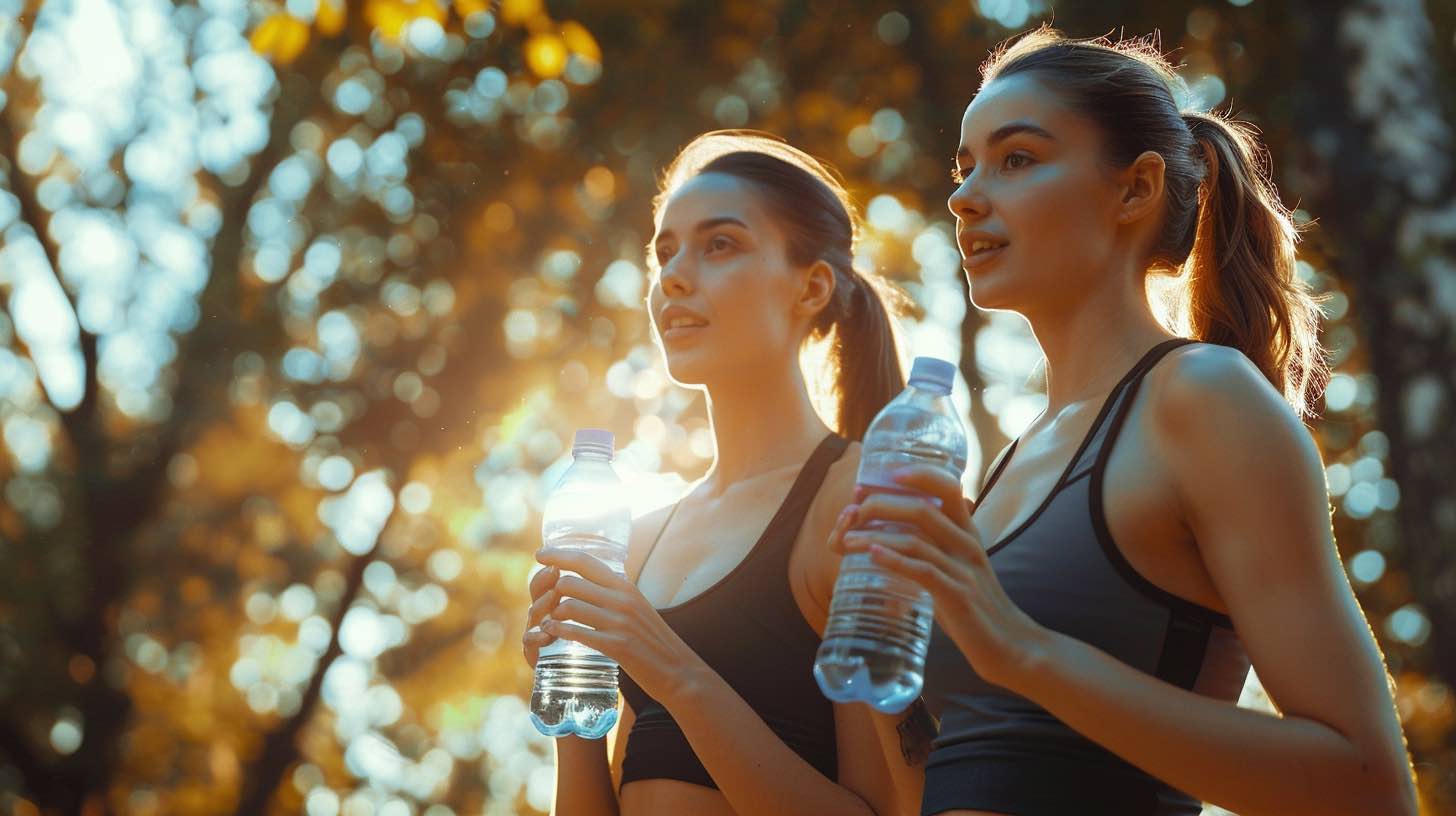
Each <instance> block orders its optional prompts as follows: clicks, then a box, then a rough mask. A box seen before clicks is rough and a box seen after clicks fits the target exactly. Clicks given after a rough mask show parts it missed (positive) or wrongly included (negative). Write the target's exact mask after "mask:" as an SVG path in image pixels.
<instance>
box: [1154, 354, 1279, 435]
mask: <svg viewBox="0 0 1456 816" xmlns="http://www.w3.org/2000/svg"><path fill="white" fill-rule="evenodd" d="M1145 390H1146V391H1147V392H1148V396H1147V400H1148V403H1149V408H1150V409H1151V411H1150V419H1151V420H1152V421H1153V423H1154V424H1155V425H1156V426H1157V427H1158V428H1159V430H1161V431H1163V432H1165V433H1170V434H1173V435H1175V436H1176V437H1178V438H1183V437H1185V435H1188V434H1192V435H1194V436H1195V437H1196V436H1199V435H1204V434H1209V433H1221V432H1225V431H1228V430H1229V426H1230V424H1237V425H1239V426H1240V427H1241V428H1242V429H1243V432H1246V433H1247V432H1249V431H1258V430H1261V429H1262V430H1264V431H1265V432H1274V433H1289V432H1292V431H1302V429H1303V426H1302V424H1301V423H1300V421H1299V418H1298V417H1297V416H1296V415H1295V414H1294V410H1293V409H1292V408H1290V407H1289V404H1288V403H1287V402H1285V401H1284V398H1283V397H1282V396H1281V395H1280V394H1279V392H1278V391H1276V390H1275V389H1274V386H1273V384H1271V383H1270V382H1269V380H1268V379H1267V378H1265V377H1264V375H1263V373H1262V372H1260V371H1259V369H1258V367H1257V366H1255V365H1254V364H1253V362H1252V361H1250V360H1249V358H1248V357H1245V356H1244V355H1243V354H1242V353H1241V352H1239V351H1238V350H1237V349H1232V348H1229V347H1227V346H1219V345H1213V344H1210V343H1199V344H1196V345H1191V346H1185V347H1183V348H1180V349H1177V350H1175V351H1173V352H1172V353H1170V354H1169V355H1168V357H1167V359H1165V360H1164V361H1163V362H1162V363H1161V364H1160V365H1157V366H1155V367H1154V368H1153V370H1152V371H1151V372H1149V374H1148V378H1147V383H1146V386H1145Z"/></svg>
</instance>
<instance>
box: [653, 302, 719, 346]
mask: <svg viewBox="0 0 1456 816" xmlns="http://www.w3.org/2000/svg"><path fill="white" fill-rule="evenodd" d="M707 327H708V319H707V318H706V317H703V316H702V315H700V314H698V313H697V312H695V311H693V310H692V309H689V308H687V307H686V306H679V305H672V306H668V307H667V308H666V309H663V310H662V313H661V314H659V315H658V316H657V330H658V333H659V334H661V335H662V339H663V340H664V341H669V342H677V341H681V340H686V339H688V338H690V337H694V336H696V335H698V334H701V333H702V331H703V330H704V329H706V328H707Z"/></svg>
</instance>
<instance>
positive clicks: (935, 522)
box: [855, 493, 985, 561]
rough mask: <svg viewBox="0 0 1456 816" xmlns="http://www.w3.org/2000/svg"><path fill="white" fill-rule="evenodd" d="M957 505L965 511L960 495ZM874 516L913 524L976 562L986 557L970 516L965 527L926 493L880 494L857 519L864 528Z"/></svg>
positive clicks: (933, 540) (864, 506)
mask: <svg viewBox="0 0 1456 816" xmlns="http://www.w3.org/2000/svg"><path fill="white" fill-rule="evenodd" d="M953 506H954V507H956V508H961V509H962V512H963V508H964V504H963V503H962V502H961V500H960V497H959V496H957V497H956V498H955V500H954V502H953ZM960 514H961V513H956V514H955V515H960ZM870 519H874V520H878V521H888V522H895V523H898V524H910V525H913V526H915V527H917V528H919V530H920V531H921V532H922V533H923V534H924V535H925V537H926V538H927V539H929V540H930V541H931V542H933V543H934V544H936V545H937V546H938V547H940V548H941V549H946V550H951V551H954V552H956V553H958V554H962V555H964V557H966V558H967V559H970V560H972V561H975V560H979V559H981V558H984V557H985V552H984V551H983V550H982V549H981V543H980V540H979V539H978V538H977V537H976V534H975V532H974V529H973V528H971V527H970V526H969V524H970V521H969V517H967V522H966V523H967V526H966V527H961V526H959V525H957V524H956V523H955V522H954V521H953V520H952V519H951V518H949V517H948V516H947V514H946V513H945V512H943V511H942V510H940V509H939V508H937V507H935V505H934V504H933V502H932V500H931V499H928V498H926V497H923V496H914V495H903V494H895V493H876V494H875V495H873V496H870V497H869V498H868V499H865V502H864V504H862V505H860V508H859V512H858V513H857V514H856V518H855V521H856V524H857V526H860V527H862V526H863V525H864V522H866V521H868V520H870ZM962 551H964V552H963V553H962Z"/></svg>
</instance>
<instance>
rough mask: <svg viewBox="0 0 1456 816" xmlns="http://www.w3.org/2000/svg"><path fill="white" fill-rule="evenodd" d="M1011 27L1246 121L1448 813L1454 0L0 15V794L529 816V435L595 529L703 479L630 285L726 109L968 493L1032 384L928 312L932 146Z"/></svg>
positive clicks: (542, 794)
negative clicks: (589, 510)
mask: <svg viewBox="0 0 1456 816" xmlns="http://www.w3.org/2000/svg"><path fill="white" fill-rule="evenodd" d="M1048 20H1054V22H1055V23H1056V24H1057V25H1058V26H1059V27H1061V28H1063V29H1065V30H1067V31H1068V32H1070V33H1072V34H1076V35H1101V34H1109V33H1110V34H1112V35H1113V36H1118V35H1120V34H1122V33H1124V32H1125V33H1126V34H1127V35H1129V36H1131V35H1143V34H1149V33H1153V32H1158V33H1159V34H1160V36H1161V47H1162V48H1163V50H1165V51H1168V52H1171V53H1172V55H1173V57H1174V59H1175V61H1176V62H1179V63H1180V64H1181V65H1182V68H1181V71H1182V73H1183V76H1184V77H1185V79H1186V80H1187V85H1188V89H1187V100H1186V101H1187V104H1189V105H1191V106H1196V107H1199V108H1204V109H1207V108H1218V109H1220V110H1225V109H1230V108H1231V109H1232V111H1233V112H1234V114H1235V115H1237V116H1240V117H1243V118H1245V119H1247V120H1249V121H1252V122H1254V123H1256V124H1257V125H1258V126H1259V127H1260V128H1261V129H1262V131H1263V135H1264V138H1265V140H1266V142H1267V143H1268V145H1269V146H1270V148H1271V150H1272V154H1273V159H1274V164H1273V176H1274V178H1275V180H1276V181H1277V183H1278V185H1279V188H1280V190H1281V193H1282V195H1283V197H1284V200H1285V202H1286V204H1287V205H1288V206H1290V207H1291V208H1292V209H1294V211H1295V214H1296V217H1297V219H1298V220H1299V221H1300V222H1301V223H1302V224H1305V225H1307V232H1306V236H1307V237H1306V241H1305V243H1304V244H1303V250H1302V256H1301V257H1302V262H1301V265H1300V273H1301V275H1302V276H1303V277H1304V278H1305V279H1306V280H1308V281H1309V282H1310V283H1311V284H1312V285H1313V286H1314V288H1315V289H1317V290H1318V291H1320V292H1323V293H1326V294H1327V295H1328V299H1327V300H1326V301H1325V304H1324V310H1325V315H1326V318H1327V323H1326V325H1325V333H1324V339H1325V343H1326V344H1327V345H1328V346H1329V348H1330V349H1331V350H1332V353H1333V360H1334V365H1335V370H1336V374H1335V376H1334V379H1333V381H1332V382H1331V383H1330V387H1329V389H1328V391H1327V393H1326V394H1325V397H1324V400H1323V403H1322V405H1321V416H1320V418H1319V419H1318V420H1316V421H1314V422H1312V423H1311V427H1312V430H1313V432H1314V433H1315V435H1316V436H1317V438H1318V440H1319V444H1320V447H1321V450H1322V452H1323V455H1324V459H1325V462H1326V464H1327V473H1328V481H1329V486H1330V491H1331V494H1332V499H1333V509H1334V524H1335V530H1336V533H1337V537H1338V540H1339V546H1340V551H1341V554H1342V556H1343V557H1344V561H1345V564H1346V565H1347V568H1348V572H1349V575H1350V579H1351V581H1352V582H1353V584H1354V586H1355V588H1356V589H1357V591H1358V592H1359V594H1360V598H1361V601H1362V603H1363V605H1364V608H1365V610H1366V612H1367V614H1368V616H1369V620H1370V623H1371V626H1372V627H1373V629H1374V631H1375V635H1376V637H1377V638H1378V639H1379V641H1380V643H1381V646H1382V648H1383V649H1384V651H1385V654H1386V658H1387V661H1388V664H1389V667H1390V670H1391V673H1392V676H1393V678H1394V681H1395V684H1396V692H1397V696H1398V702H1399V708H1400V715H1401V718H1402V720H1403V722H1404V725H1405V730H1406V734H1407V735H1408V738H1409V741H1410V748H1411V751H1412V754H1413V756H1414V758H1415V761H1416V763H1417V770H1418V773H1419V777H1420V784H1421V789H1422V792H1423V796H1424V797H1425V798H1426V800H1427V804H1428V808H1429V812H1431V813H1445V812H1456V698H1453V694H1452V687H1453V684H1456V491H1453V490H1452V488H1451V486H1450V479H1451V476H1452V474H1456V168H1453V158H1452V149H1453V130H1452V123H1453V120H1456V117H1453V111H1456V83H1453V80H1452V77H1453V76H1456V4H1453V3H1450V2H1449V0H1429V2H1426V3H1424V4H1423V3H1421V2H1420V0H1291V1H1290V2H1273V1H1272V0H1202V1H1201V2H1167V1H1166V0H1146V1H1145V2H1133V1H1132V0H1126V1H1124V0H1096V1H1095V2H1094V1H1093V0H1085V1H1083V2H1073V0H1056V1H1055V2H1048V0H979V1H978V2H977V1H975V0H956V2H931V1H930V0H910V1H908V2H903V3H879V2H856V3H842V2H828V0H773V1H771V2H748V1H747V0H735V1H734V2H713V3H707V2H684V1H682V0H676V1H674V0H634V1H633V2H614V1H613V0H594V1H593V2H586V1H585V0H570V1H568V0H560V1H557V0H552V1H551V2H543V0H503V2H498V1H497V0H450V1H449V2H447V1H446V0H287V2H286V3H278V2H243V0H199V1H198V2H178V3H170V2H163V0H50V2H45V3H43V4H42V3H40V2H36V0H0V305H3V309H0V440H3V445H0V448H3V451H0V487H3V501H0V812H4V813H13V814H22V815H27V814H37V813H40V812H57V813H78V812H79V813H86V814H99V813H106V812H118V813H135V814H161V813H182V814H192V813H198V814H200V813H209V814H211V813H233V812H236V813H260V812H277V813H308V814H310V815H311V816H333V814H346V815H347V816H365V815H366V814H380V815H381V816H404V815H405V814H423V816H450V815H451V814H467V813H469V814H475V813H487V814H512V813H523V814H529V813H536V812H538V811H543V810H545V809H547V808H548V807H549V804H550V793H551V786H552V769H551V765H550V757H551V751H550V746H549V744H548V743H547V741H546V740H545V739H544V738H542V737H539V736H538V735H537V734H536V733H535V731H534V730H533V729H532V728H531V726H530V725H529V724H528V722H527V719H526V717H525V703H524V701H523V696H524V695H526V694H528V693H529V687H530V674H529V671H528V670H527V667H526V666H525V664H524V662H523V661H522V660H521V658H520V651H519V637H520V634H521V630H522V627H523V616H524V610H525V606H526V596H525V586H526V578H527V575H528V573H529V571H530V570H531V567H532V565H533V563H534V562H533V559H532V557H531V553H532V551H533V550H535V549H536V547H537V546H538V543H539V542H538V535H539V521H540V518H539V510H540V507H541V500H542V496H543V494H544V492H545V491H546V490H548V489H549V487H550V486H551V485H552V484H553V483H554V479H555V478H556V476H557V475H558V474H559V473H560V472H561V470H562V469H563V468H564V466H565V463H566V460H567V459H568V458H569V454H568V447H569V440H570V435H571V432H572V431H573V430H574V429H575V428H576V427H578V426H581V425H587V424H590V425H601V426H605V427H608V428H610V429H612V430H613V431H615V432H616V434H617V438H618V440H619V447H620V448H621V452H620V456H619V460H618V469H619V471H620V472H621V473H622V475H623V476H624V478H625V479H626V480H627V481H629V482H630V483H631V484H633V486H634V491H633V493H634V496H636V497H637V500H638V503H639V506H638V507H637V510H638V511H642V510H646V509H648V508H650V507H653V506H657V505H660V504H662V503H665V502H667V501H669V500H671V499H672V498H673V497H674V496H675V495H676V493H677V492H678V491H679V490H680V489H681V487H682V486H683V485H684V484H685V482H686V481H691V480H693V479H695V478H697V477H698V476H699V475H701V474H702V473H703V471H704V470H705V468H706V467H707V465H708V463H709V461H710V457H711V453H712V450H711V438H710V436H709V433H708V430H707V425H706V419H705V414H704V407H703V401H702V399H701V395H700V394H698V393H697V392H694V391H686V390H682V389H679V388H676V387H674V386H672V385H671V384H670V383H669V382H668V381H667V378H666V377H665V374H664V371H663V368H662V365H661V362H660V360H659V356H658V354H657V352H656V350H655V348H654V347H653V345H652V344H651V340H650V335H649V329H648V324H647V317H646V315H645V312H644V311H643V308H642V298H643V295H644V293H645V287H646V282H645V278H644V263H643V252H642V250H643V247H644V245H645V243H646V241H647V239H648V237H649V235H650V231H651V223H650V199H651V197H652V195H653V193H654V191H655V178H656V173H657V172H658V171H659V170H660V169H661V168H662V167H663V165H664V164H665V163H666V162H667V161H668V160H669V159H670V158H671V156H672V155H673V153H674V151H675V150H676V148H678V147H679V146H681V145H682V144H683V143H685V142H686V141H688V140H689V139H690V138H691V137H693V136H694V135H696V134H697V133H699V132H702V131H704V130H709V129H713V128H721V127H754V128H762V129H766V130H770V131H773V132H775V133H778V134H781V135H783V136H785V137H787V138H789V139H790V140H792V141H793V142H794V143H795V144H797V145H799V146H801V147H803V148H805V149H807V150H809V151H810V152H812V153H815V154H817V155H820V156H823V157H824V158H827V159H829V160H830V161H832V162H833V163H835V164H837V165H838V166H839V167H840V168H842V169H843V171H844V172H845V173H846V175H847V176H848V179H849V183H850V187H851V189H852V191H853V193H854V195H855V196H856V198H857V200H858V202H859V203H860V205H861V206H862V207H863V208H864V210H865V212H866V213H867V221H868V229H867V233H866V235H865V239H864V241H863V245H862V247H861V249H860V255H859V258H858V263H859V264H860V265H861V266H862V267H863V268H866V269H875V270H878V271H880V272H882V273H884V274H885V275H888V276H889V277H890V278H892V279H894V280H895V281H897V282H898V283H899V284H900V285H901V286H902V287H903V288H904V289H905V290H906V291H907V292H908V293H909V295H910V296H911V298H912V300H913V303H914V308H913V310H911V312H910V313H908V314H906V315H904V326H905V328H906V336H907V338H908V339H909V348H908V349H907V352H909V353H920V354H937V355H942V356H947V357H949V358H950V359H953V360H955V359H958V360H959V361H960V368H961V372H962V381H961V382H960V383H958V386H957V397H956V398H957V401H958V402H959V404H960V405H961V406H962V407H963V408H964V409H965V410H967V412H968V416H967V418H968V422H969V424H970V425H971V426H972V427H973V428H974V430H975V433H976V436H977V438H978V440H979V455H977V453H976V452H975V451H973V454H972V460H973V461H972V463H971V472H970V473H969V474H968V477H967V480H968V482H971V483H976V482H979V479H980V474H981V472H982V469H983V467H984V462H985V460H986V459H987V458H989V456H990V455H992V454H994V453H995V451H996V450H998V449H999V448H1000V446H1001V445H1003V444H1004V443H1005V442H1006V441H1007V440H1008V439H1009V438H1011V437H1012V436H1014V435H1015V434H1017V433H1018V432H1019V431H1020V430H1021V428H1022V427H1024V426H1025V424H1026V423H1027V422H1028V421H1029V420H1030V419H1031V418H1032V417H1034V416H1035V415H1036V413H1037V412H1038V411H1039V410H1040V409H1041V407H1042V406H1043V404H1044V400H1043V397H1042V396H1041V393H1040V388H1041V387H1040V384H1039V381H1038V378H1037V376H1036V373H1035V368H1036V363H1037V359H1038V353H1037V350H1036V348H1035V346H1034V345H1033V344H1032V343H1031V341H1030V338H1029V335H1028V333H1027V331H1026V328H1025V326H1024V324H1023V323H1022V322H1021V321H1020V320H1019V318H1015V317H1012V316H1007V315H999V314H998V315H990V314H977V313H975V312H974V311H972V312H969V313H968V312H967V310H966V304H965V298H964V283H963V279H962V273H961V272H960V269H959V263H958V258H957V254H956V249H955V244H954V241H953V234H952V231H951V220H950V218H949V216H948V214H947V212H946V210H945V207H944V200H945V197H946V196H947V195H948V194H949V192H950V190H951V184H950V182H949V179H948V170H949V167H950V156H951V153H952V151H953V150H954V147H955V143H956V138H957V128H958V123H959V118H960V115H961V111H962V109H963V106H964V105H965V103H966V102H967V101H968V100H969V98H970V96H971V94H972V93H973V91H974V89H975V87H976V83H977V78H978V76H977V72H976V68H977V66H978V65H979V63H980V62H981V61H982V60H983V59H984V57H985V55H986V52H987V49H988V48H990V47H991V46H993V45H994V44H995V43H997V42H998V41H1000V40H1002V39H1004V38H1005V37H1007V36H1009V35H1011V34H1014V33H1016V32H1019V31H1022V30H1025V29H1027V28H1029V27H1032V26H1034V25H1037V24H1040V23H1041V22H1043V21H1048ZM1051 239H1053V240H1054V239H1055V236H1052V237H1051ZM1257 696H1258V695H1257V688H1256V687H1254V686H1253V685H1251V688H1250V693H1249V694H1248V695H1246V697H1247V698H1248V702H1249V703H1250V704H1257Z"/></svg>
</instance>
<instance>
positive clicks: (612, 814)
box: [551, 737, 617, 816]
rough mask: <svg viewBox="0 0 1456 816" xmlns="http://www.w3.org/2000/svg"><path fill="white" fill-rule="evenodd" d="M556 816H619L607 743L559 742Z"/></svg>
mask: <svg viewBox="0 0 1456 816" xmlns="http://www.w3.org/2000/svg"><path fill="white" fill-rule="evenodd" d="M551 813H552V814H553V816H617V795H616V793H615V791H614V790H613V788H612V776H611V771H610V768H609V766H608V764H607V741H606V740H605V739H594V740H588V739H582V738H581V737H559V738H557V740H556V800H555V804H553V805H552V807H551Z"/></svg>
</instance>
